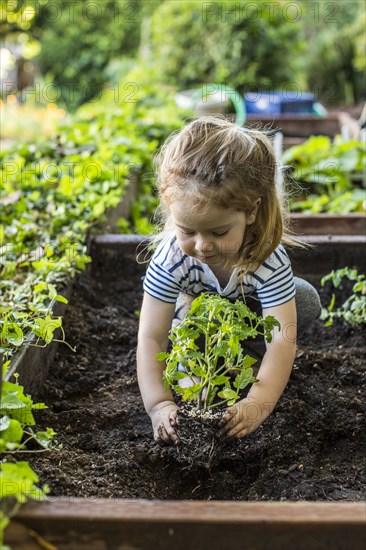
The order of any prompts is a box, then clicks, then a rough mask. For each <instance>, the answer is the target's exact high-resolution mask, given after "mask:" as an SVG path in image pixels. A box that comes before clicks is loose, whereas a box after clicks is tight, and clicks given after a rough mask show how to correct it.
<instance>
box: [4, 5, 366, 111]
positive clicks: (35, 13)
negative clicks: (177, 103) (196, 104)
mask: <svg viewBox="0 0 366 550" xmlns="http://www.w3.org/2000/svg"><path fill="white" fill-rule="evenodd" d="M1 7H2V10H1V17H0V29H1V31H2V34H3V35H4V36H5V37H6V38H9V39H11V40H12V41H16V42H17V43H18V44H19V45H20V46H21V45H22V44H24V43H25V41H26V40H28V41H33V42H37V43H38V42H39V44H40V46H41V48H40V53H39V55H38V58H36V57H35V58H34V59H35V60H36V61H37V63H38V65H39V67H40V70H41V72H42V74H43V76H44V77H45V78H46V81H47V82H50V81H51V82H53V83H54V87H55V89H56V91H55V92H54V93H53V97H57V98H58V102H60V103H64V104H65V105H66V106H67V108H68V109H69V110H75V109H76V108H77V107H78V106H80V105H81V104H83V103H85V102H88V101H89V100H96V101H97V100H98V99H99V97H100V93H101V91H102V90H103V89H104V88H105V87H108V86H109V87H111V86H114V85H115V84H116V82H117V81H118V80H119V79H120V78H122V77H125V76H126V75H127V73H128V71H129V70H130V69H131V67H132V66H133V64H135V63H139V62H140V61H141V59H143V60H145V61H146V60H148V61H149V62H150V63H154V64H156V66H157V68H158V69H159V72H158V81H159V82H166V83H170V84H173V85H174V86H176V87H178V88H180V89H187V88H190V87H196V86H197V85H199V84H207V83H217V84H227V85H228V86H230V87H234V88H236V89H237V90H238V91H240V92H244V91H250V90H255V91H256V90H259V89H264V90H271V89H281V88H285V89H287V87H288V86H289V85H294V86H295V88H296V89H300V90H305V89H308V90H310V91H313V92H314V93H315V95H316V96H317V97H318V98H319V100H320V101H322V102H323V103H325V104H326V105H337V104H339V103H347V104H351V103H354V102H357V101H360V100H361V99H362V97H363V93H364V90H363V88H364V79H365V65H364V49H365V33H364V28H365V8H364V2H363V1H362V0H347V1H344V0H335V1H334V2H322V1H317V2H310V1H309V0H297V1H296V2H289V1H288V0H276V2H268V1H267V0H256V1H255V2H246V1H241V2H236V1H234V0H228V1H226V2H206V1H204V0H182V1H179V2H177V1H172V0H149V1H148V2H147V1H145V2H144V1H143V0H126V2H121V1H120V0H93V1H89V0H85V1H76V0H75V1H73V0H2V2H1ZM34 52H35V53H34V56H36V55H37V50H36V48H35V49H34ZM320 60H321V61H320ZM50 93H51V91H50Z"/></svg>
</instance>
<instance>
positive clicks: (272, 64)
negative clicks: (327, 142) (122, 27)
mask: <svg viewBox="0 0 366 550" xmlns="http://www.w3.org/2000/svg"><path fill="white" fill-rule="evenodd" d="M276 4H278V5H279V6H280V8H281V7H284V6H285V2H284V1H283V0H279V1H278V2H276ZM303 46H304V45H303V44H302V37H301V29H300V27H299V25H294V24H293V23H291V22H290V21H288V20H286V18H285V17H283V14H282V11H281V9H275V10H274V9H271V3H269V2H267V1H266V0H257V2H250V3H244V2H234V1H228V2H196V1H183V2H169V1H166V2H164V3H162V4H161V5H160V6H159V7H158V8H157V9H156V10H155V11H154V14H153V16H152V20H151V62H154V63H157V64H158V66H159V69H160V74H161V79H162V81H167V82H169V83H175V84H177V85H178V86H179V87H180V88H182V89H183V88H192V87H195V86H197V85H199V84H203V83H207V82H211V83H212V82H215V83H219V84H223V83H225V84H227V85H230V86H233V87H235V88H236V89H238V90H239V91H241V92H244V91H247V90H251V89H254V90H258V88H260V87H266V89H270V87H277V88H280V87H281V85H282V84H286V83H288V82H291V81H292V82H293V81H294V79H299V78H300V74H299V72H298V61H297V55H299V54H300V53H301V51H302V49H303Z"/></svg>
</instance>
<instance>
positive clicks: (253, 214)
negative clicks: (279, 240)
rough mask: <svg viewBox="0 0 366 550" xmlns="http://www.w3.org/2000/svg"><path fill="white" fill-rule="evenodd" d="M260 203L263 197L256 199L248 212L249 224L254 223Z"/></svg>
mask: <svg viewBox="0 0 366 550" xmlns="http://www.w3.org/2000/svg"><path fill="white" fill-rule="evenodd" d="M260 203H261V199H257V200H256V201H255V203H254V205H253V207H252V209H251V210H250V211H249V212H248V214H247V225H252V223H254V222H255V219H256V217H257V212H258V208H259V205H260Z"/></svg>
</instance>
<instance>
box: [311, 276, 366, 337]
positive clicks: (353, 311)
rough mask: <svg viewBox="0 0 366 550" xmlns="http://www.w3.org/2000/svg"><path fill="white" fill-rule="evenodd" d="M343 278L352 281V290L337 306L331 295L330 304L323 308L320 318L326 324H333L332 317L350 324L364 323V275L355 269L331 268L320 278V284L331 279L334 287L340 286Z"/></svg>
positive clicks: (365, 297)
mask: <svg viewBox="0 0 366 550" xmlns="http://www.w3.org/2000/svg"><path fill="white" fill-rule="evenodd" d="M344 279H348V280H350V281H354V284H353V286H352V290H351V292H350V295H349V296H348V298H347V299H346V300H345V301H344V302H343V304H341V305H340V306H339V307H337V308H336V307H335V306H336V295H335V294H333V295H332V299H331V301H330V304H329V305H328V306H327V307H326V308H323V311H322V316H321V318H322V319H323V320H324V321H325V324H326V326H330V325H332V324H333V321H334V319H336V318H338V319H343V320H344V321H345V322H346V323H348V324H350V325H360V324H362V323H366V279H365V275H363V274H361V273H358V271H357V269H350V268H349V267H343V268H341V269H337V270H335V271H334V270H333V271H332V272H331V273H329V274H328V275H325V276H324V277H323V278H322V280H321V284H322V286H324V285H325V283H326V282H327V281H331V282H332V284H333V286H334V288H338V287H340V285H341V284H342V282H343V281H344Z"/></svg>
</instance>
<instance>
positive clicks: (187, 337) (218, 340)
mask: <svg viewBox="0 0 366 550" xmlns="http://www.w3.org/2000/svg"><path fill="white" fill-rule="evenodd" d="M275 326H279V322H278V321H277V320H276V319H275V318H274V317H272V316H268V317H265V318H263V317H260V316H258V315H257V314H256V313H255V312H253V311H251V310H250V309H249V308H248V307H247V306H246V305H245V304H244V303H243V302H241V301H239V300H237V301H236V302H235V303H232V302H230V301H229V300H228V299H226V298H223V297H221V296H219V295H210V294H201V295H200V296H199V297H198V298H196V299H195V300H194V301H193V303H192V306H191V308H190V311H189V312H188V314H187V316H186V317H185V319H184V320H183V321H182V322H181V323H180V324H179V325H178V326H176V327H175V328H173V329H172V330H171V332H170V341H171V351H169V352H166V353H165V352H164V353H159V354H158V355H157V358H158V359H159V360H161V361H165V362H166V368H165V370H164V374H163V379H164V384H165V387H166V389H167V388H170V389H172V390H174V391H175V392H176V393H177V394H179V395H180V396H181V398H182V400H183V401H184V402H187V405H188V413H187V414H188V416H189V417H190V420H191V421H192V417H193V418H195V419H198V421H199V423H200V424H201V425H199V426H196V427H197V430H200V431H199V433H198V434H197V435H198V439H197V452H196V451H195V450H194V448H192V449H190V451H187V449H185V450H184V453H185V456H186V455H187V452H189V453H190V455H191V461H194V462H195V463H199V462H202V461H203V462H202V463H203V465H205V466H208V465H210V464H211V463H212V459H213V456H214V455H215V447H217V449H219V448H220V444H219V442H218V441H217V440H216V438H215V431H216V429H217V424H218V420H219V419H220V418H221V416H222V414H223V411H224V410H225V407H226V406H231V405H233V404H234V403H235V402H236V401H237V400H238V399H240V395H241V392H242V391H243V390H244V389H245V388H246V387H247V386H248V385H249V384H252V383H255V382H257V379H256V378H255V376H254V374H253V368H252V366H253V365H254V363H255V362H256V359H254V358H253V357H251V356H250V355H249V354H247V353H246V352H245V341H247V340H253V339H254V338H256V337H257V336H263V337H264V338H265V339H266V341H267V342H270V341H271V339H272V330H273V328H274V327H275ZM182 367H183V369H184V370H185V371H186V372H182V370H183V369H182ZM187 376H188V377H189V378H190V381H191V385H190V386H189V387H181V386H180V385H179V381H180V380H182V379H183V378H186V377H187ZM215 409H217V410H218V411H219V412H218V413H217V414H213V413H214V410H215ZM183 411H184V409H183ZM207 420H208V421H209V422H207ZM210 421H212V422H210ZM207 424H211V425H210V429H209V430H208V432H209V433H208V436H207V439H208V441H207V444H206V445H205V444H204V443H203V431H207V430H206V429H205V428H207ZM184 432H185V427H184V426H183V422H182V419H181V416H180V414H179V413H178V435H179V437H180V439H181V443H185V444H186V445H187V444H188V445H189V446H190V447H194V442H193V437H192V423H191V426H189V422H188V428H187V432H186V433H184ZM205 453H206V455H205ZM216 454H217V453H216Z"/></svg>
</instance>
